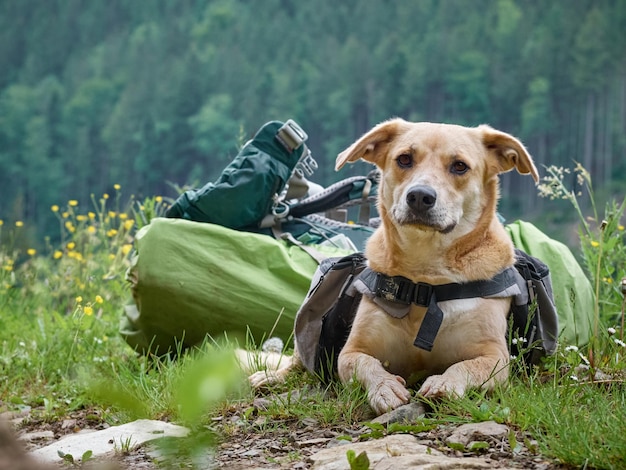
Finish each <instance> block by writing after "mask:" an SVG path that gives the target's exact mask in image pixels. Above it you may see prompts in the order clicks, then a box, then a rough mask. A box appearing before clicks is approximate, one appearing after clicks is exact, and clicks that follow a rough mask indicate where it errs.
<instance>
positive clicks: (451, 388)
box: [417, 375, 467, 398]
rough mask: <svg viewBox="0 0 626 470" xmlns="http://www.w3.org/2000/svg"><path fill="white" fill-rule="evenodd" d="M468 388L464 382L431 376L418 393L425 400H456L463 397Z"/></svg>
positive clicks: (442, 376)
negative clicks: (445, 398) (444, 398)
mask: <svg viewBox="0 0 626 470" xmlns="http://www.w3.org/2000/svg"><path fill="white" fill-rule="evenodd" d="M466 388H467V383H466V381H464V380H460V379H457V378H450V377H447V376H445V375H431V376H430V377H428V378H427V379H426V380H425V381H424V384H423V385H422V387H421V388H420V389H419V391H418V392H417V393H418V394H420V395H422V396H423V397H425V398H442V397H448V398H454V397H461V396H463V394H464V393H465V389H466Z"/></svg>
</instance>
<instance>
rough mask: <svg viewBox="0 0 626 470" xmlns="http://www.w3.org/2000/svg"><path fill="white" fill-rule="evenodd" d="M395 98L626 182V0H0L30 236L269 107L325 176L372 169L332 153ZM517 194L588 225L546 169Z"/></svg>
mask: <svg viewBox="0 0 626 470" xmlns="http://www.w3.org/2000/svg"><path fill="white" fill-rule="evenodd" d="M393 116H400V117H404V118H406V119H409V120H416V121H418V120H425V121H434V122H449V123H458V124H463V125H472V126H474V125H478V124H481V123H488V124H490V125H492V126H493V127H496V128H498V129H500V130H503V131H506V132H509V133H511V134H513V135H515V136H517V137H519V138H520V139H521V140H522V141H523V142H524V143H525V145H526V146H527V147H528V149H529V150H530V152H531V154H532V155H533V156H534V158H535V161H536V163H537V165H538V167H539V168H540V170H543V166H544V165H545V166H547V165H559V166H564V167H568V168H572V167H574V165H575V163H576V162H579V163H581V164H582V165H583V166H584V167H585V168H586V169H587V170H589V171H590V173H591V175H592V177H593V181H594V186H595V189H596V197H598V196H600V197H601V198H604V199H608V198H610V197H611V196H616V195H617V196H618V199H619V200H621V199H622V198H623V195H624V193H626V158H624V154H625V150H626V2H624V1H623V0H555V1H544V0H523V1H522V0H472V1H463V0H441V1H437V0H419V1H418V0H414V1H391V0H389V1H383V0H376V1H374V0H367V1H366V0H339V1H338V0H315V1H313V0H310V1H306V2H305V1H296V0H264V1H262V2H261V1H245V0H212V1H200V0H171V1H168V0H90V1H87V2H85V1H81V0H19V1H18V0H0V220H3V222H4V223H5V224H14V223H15V222H18V221H19V222H22V223H25V224H24V227H23V229H22V230H21V232H20V233H21V236H20V239H19V240H17V243H18V244H23V245H24V246H36V245H37V244H38V243H39V244H41V243H42V239H43V236H44V235H48V234H50V233H53V232H55V230H56V231H58V229H57V227H58V220H57V218H56V214H54V213H53V212H52V211H51V210H50V208H51V206H52V205H55V204H61V205H62V204H65V203H66V202H67V201H68V200H69V199H72V200H75V201H77V202H78V204H79V205H80V207H81V208H88V207H89V206H90V205H91V204H92V202H91V201H92V196H91V195H95V197H96V198H100V197H101V196H102V195H103V194H105V193H107V194H109V193H110V194H113V193H114V191H115V190H114V187H116V186H114V185H121V188H122V191H123V194H124V196H125V197H130V195H134V196H135V197H136V198H139V199H141V198H142V197H147V196H154V195H162V196H164V197H170V198H175V197H176V196H177V192H176V190H175V189H174V188H175V187H176V186H179V187H180V186H183V185H191V186H195V187H198V186H201V185H203V184H204V183H206V182H208V181H213V180H215V179H216V178H217V177H218V176H219V174H220V172H221V170H222V169H223V168H224V166H226V165H227V164H228V162H229V161H230V160H231V159H232V158H233V157H234V156H235V155H236V153H237V150H238V146H239V145H241V144H242V143H243V142H244V141H245V140H247V139H248V138H250V137H251V136H252V135H253V134H254V132H255V131H256V130H257V129H258V128H259V127H260V126H261V125H262V124H263V123H265V122H266V121H270V120H282V121H285V120H287V119H289V118H293V119H294V120H296V121H297V122H298V123H300V125H301V126H302V127H303V128H304V129H305V131H306V132H307V133H308V135H309V140H308V145H309V147H310V148H311V150H312V153H313V156H314V157H315V158H316V160H317V161H318V163H319V166H320V168H319V170H318V171H317V172H316V174H315V176H314V177H313V179H314V180H315V181H316V182H319V183H322V184H330V183H332V182H334V181H336V180H338V179H340V178H344V177H347V176H350V175H351V174H357V173H361V174H362V173H364V172H366V171H368V168H367V167H365V166H359V165H356V166H354V167H352V168H350V169H348V170H342V172H341V173H335V172H334V171H333V166H334V165H333V162H334V159H335V156H336V155H337V153H338V152H339V151H341V150H343V149H344V148H345V147H347V146H348V145H349V144H350V143H351V142H352V141H353V140H354V139H355V138H356V137H358V136H359V135H361V134H362V133H363V132H365V131H366V130H368V129H369V128H370V127H371V126H373V125H374V124H376V123H378V122H380V121H382V120H385V119H388V118H390V117H393ZM542 172H543V171H542ZM543 173H545V172H543ZM571 177H572V183H573V184H575V175H574V174H572V175H571ZM501 192H502V201H501V204H500V211H501V213H502V214H503V215H504V216H505V217H506V218H507V219H509V220H512V219H515V218H518V217H522V218H524V219H526V220H530V221H534V222H535V223H537V224H538V225H539V226H540V227H541V228H543V229H544V230H546V231H547V232H548V233H550V234H552V235H553V236H555V237H557V238H559V239H561V240H563V241H566V242H568V241H572V240H576V237H575V236H572V234H571V231H572V227H574V226H575V225H576V215H575V214H574V213H572V211H571V209H570V207H571V206H569V205H568V203H567V202H564V203H562V204H560V203H559V202H551V201H548V200H544V199H540V198H538V197H537V191H536V189H535V187H534V185H533V183H532V181H531V180H530V178H528V177H525V178H523V177H521V176H519V175H513V174H507V175H505V176H504V177H503V179H502V191H501ZM570 222H571V223H570ZM5 232H6V231H5ZM572 243H575V242H572Z"/></svg>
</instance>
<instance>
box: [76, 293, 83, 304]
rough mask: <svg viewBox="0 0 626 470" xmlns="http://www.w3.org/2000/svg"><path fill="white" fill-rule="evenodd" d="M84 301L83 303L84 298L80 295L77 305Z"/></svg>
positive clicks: (77, 298)
mask: <svg viewBox="0 0 626 470" xmlns="http://www.w3.org/2000/svg"><path fill="white" fill-rule="evenodd" d="M82 301H83V298H82V296H80V295H79V296H78V297H76V303H77V304H79V303H81V302H82Z"/></svg>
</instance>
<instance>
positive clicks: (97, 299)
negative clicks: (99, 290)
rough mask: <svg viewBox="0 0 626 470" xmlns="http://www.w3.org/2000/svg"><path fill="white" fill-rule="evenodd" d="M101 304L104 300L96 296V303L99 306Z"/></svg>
mask: <svg viewBox="0 0 626 470" xmlns="http://www.w3.org/2000/svg"><path fill="white" fill-rule="evenodd" d="M102 302H104V299H103V298H102V297H101V296H99V295H96V303H97V304H101V303H102Z"/></svg>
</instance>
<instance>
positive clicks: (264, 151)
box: [166, 120, 308, 231]
mask: <svg viewBox="0 0 626 470" xmlns="http://www.w3.org/2000/svg"><path fill="white" fill-rule="evenodd" d="M306 138H307V137H306V134H305V133H304V131H303V130H302V129H301V128H300V127H299V126H298V125H297V124H296V123H295V122H293V121H291V120H289V121H287V123H282V122H280V121H271V122H268V123H266V124H265V125H263V126H262V127H261V128H260V129H259V130H258V131H257V133H256V135H255V136H254V138H253V139H252V140H250V141H249V142H248V143H247V144H246V145H244V147H243V148H242V149H241V151H240V152H239V153H238V155H237V156H236V157H235V159H234V160H233V161H232V162H231V163H230V164H229V165H228V166H227V167H226V168H224V170H223V171H222V174H221V175H220V177H219V178H218V179H217V181H215V182H214V183H207V184H206V185H204V186H203V187H202V188H200V189H193V190H189V191H185V192H184V193H183V194H181V195H180V197H179V198H178V199H177V200H176V201H175V202H174V204H173V205H172V207H170V208H169V209H168V211H167V213H166V216H167V217H171V218H182V219H187V220H193V221H196V222H208V223H212V224H218V225H223V226H224V227H229V228H234V229H238V230H248V231H257V229H258V228H259V224H260V223H261V221H262V220H263V218H264V217H265V216H266V215H268V214H269V213H270V212H271V209H272V205H273V204H274V197H275V196H278V195H279V193H281V191H283V189H284V188H285V185H286V184H287V181H288V180H289V178H290V177H291V175H292V173H293V171H294V168H295V167H296V165H297V164H298V163H299V162H300V160H301V158H303V157H307V155H308V150H306V146H305V145H304V144H303V142H304V140H306Z"/></svg>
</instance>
